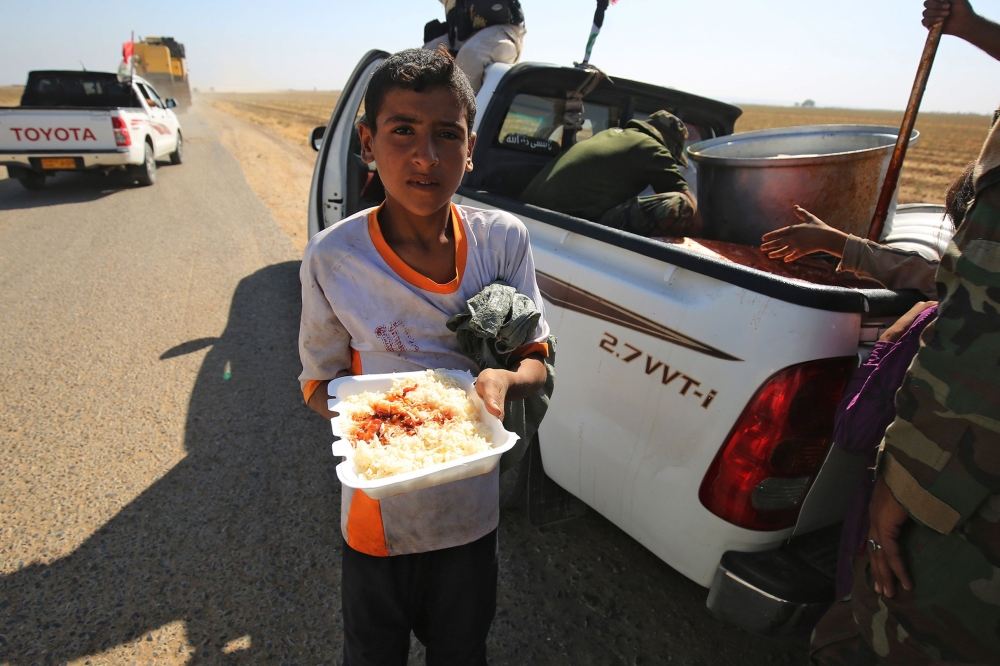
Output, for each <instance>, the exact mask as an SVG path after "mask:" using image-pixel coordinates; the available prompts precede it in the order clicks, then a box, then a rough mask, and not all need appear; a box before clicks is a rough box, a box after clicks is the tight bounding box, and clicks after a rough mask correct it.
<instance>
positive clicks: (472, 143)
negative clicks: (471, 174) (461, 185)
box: [465, 132, 476, 172]
mask: <svg viewBox="0 0 1000 666" xmlns="http://www.w3.org/2000/svg"><path fill="white" fill-rule="evenodd" d="M475 147H476V133H475V132H473V133H471V134H470V135H469V153H468V155H466V156H465V170H466V171H467V172H468V171H472V149H473V148H475Z"/></svg>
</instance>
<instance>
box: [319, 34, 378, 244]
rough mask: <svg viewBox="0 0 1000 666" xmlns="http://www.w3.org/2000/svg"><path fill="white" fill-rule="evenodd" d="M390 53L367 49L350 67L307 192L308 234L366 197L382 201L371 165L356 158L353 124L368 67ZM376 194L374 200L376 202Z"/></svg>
mask: <svg viewBox="0 0 1000 666" xmlns="http://www.w3.org/2000/svg"><path fill="white" fill-rule="evenodd" d="M388 57H389V54H388V53H386V52H385V51H377V50H373V51H369V52H368V53H366V54H365V56H364V57H363V58H362V59H361V61H360V62H359V63H358V64H357V66H356V67H355V68H354V72H352V73H351V77H350V78H349V79H348V80H347V83H346V84H345V86H344V90H343V92H342V93H341V95H340V99H339V100H337V106H336V108H335V109H334V111H333V115H332V116H331V117H330V124H329V125H327V128H326V132H325V134H324V135H323V142H322V145H321V146H320V147H319V156H318V157H317V158H316V159H317V161H316V168H315V169H314V171H313V182H312V191H311V193H310V196H309V237H310V238H312V237H313V236H314V235H315V234H317V233H319V232H320V231H322V230H323V229H325V228H327V227H328V226H330V225H331V224H335V223H336V222H339V221H340V220H342V219H344V218H345V217H347V216H349V215H352V214H353V213H356V212H358V211H359V210H361V209H362V208H364V207H365V205H363V204H364V203H365V202H369V200H371V201H374V204H372V205H378V204H379V203H381V202H382V196H380V195H379V191H380V190H381V181H379V179H378V174H377V172H376V170H375V165H374V164H371V165H369V164H365V163H364V162H363V161H362V160H361V140H360V138H359V137H358V132H357V123H358V121H359V120H360V119H361V116H362V115H363V114H364V97H365V90H366V89H367V87H368V80H369V79H370V78H371V75H372V72H373V71H375V68H376V67H377V66H378V64H379V63H381V62H382V61H383V60H385V59H386V58H388ZM375 199H378V200H377V201H375Z"/></svg>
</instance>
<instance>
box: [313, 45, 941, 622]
mask: <svg viewBox="0 0 1000 666" xmlns="http://www.w3.org/2000/svg"><path fill="white" fill-rule="evenodd" d="M387 55H388V54H387V53H385V52H381V51H371V52H369V53H368V54H367V55H366V56H365V57H364V59H363V60H362V61H361V62H360V63H359V64H358V66H357V68H356V69H355V71H354V73H353V74H352V76H351V78H350V79H349V80H348V82H347V84H346V85H345V87H344V90H343V92H342V94H341V97H340V100H339V101H338V103H337V107H336V109H335V110H334V113H333V115H332V117H331V119H330V122H329V124H328V125H327V126H326V127H318V128H316V129H315V130H314V131H313V134H312V137H311V141H312V144H313V147H314V148H315V149H316V150H318V151H319V156H318V158H317V162H316V168H315V172H314V174H313V182H312V192H311V194H310V200H309V221H308V224H309V228H308V231H309V235H310V237H311V236H312V235H314V234H316V233H318V232H319V231H320V230H322V229H324V228H326V227H328V226H330V225H332V224H336V223H337V222H338V221H339V220H341V219H343V218H344V217H346V216H348V215H350V214H352V213H354V212H356V211H358V210H361V209H363V208H367V207H369V206H372V205H377V204H378V203H380V202H381V198H382V196H383V190H382V189H381V187H380V181H379V179H378V175H377V172H376V171H375V170H374V168H373V167H369V165H367V164H365V163H364V162H362V160H361V158H360V144H359V141H358V138H357V132H356V129H355V125H356V122H357V120H358V118H359V117H360V115H361V113H362V111H363V107H362V101H363V96H364V90H365V86H366V84H367V81H368V78H369V77H370V75H371V72H372V70H373V69H374V68H375V66H376V65H377V64H378V63H379V62H380V61H381V60H382V59H384V58H385V57H386V56H387ZM586 76H587V73H586V72H585V71H581V70H580V69H578V68H570V67H559V66H555V65H542V64H534V63H521V64H519V65H516V66H514V67H510V66H507V65H500V64H495V65H493V66H491V67H490V69H489V70H488V72H487V76H486V79H485V82H484V85H483V88H482V90H481V91H480V93H479V95H478V97H477V105H478V109H479V113H478V116H477V118H476V121H475V126H474V129H475V131H477V132H478V135H479V138H478V140H477V143H476V148H475V153H474V155H473V161H474V163H475V165H476V168H475V170H474V171H473V172H472V173H470V174H468V175H467V176H466V179H465V181H464V182H463V185H462V187H460V188H459V190H458V193H457V194H456V196H455V201H456V203H462V204H466V205H471V206H479V207H485V208H501V209H504V210H507V211H509V212H511V213H513V214H514V215H516V216H518V217H519V218H520V219H521V220H522V221H523V222H524V224H525V225H526V226H527V228H528V230H529V231H530V234H531V244H532V248H533V251H534V258H535V265H536V269H537V277H538V284H539V287H540V289H541V292H542V295H543V297H544V299H545V301H546V302H545V306H546V317H547V319H548V321H549V324H550V326H551V327H552V331H553V333H554V334H555V335H556V336H557V337H558V341H559V343H558V354H557V363H556V368H557V373H556V375H557V381H556V389H555V394H554V396H553V398H552V402H551V405H550V408H549V411H548V414H547V415H546V417H545V420H544V421H543V423H542V425H541V428H540V431H539V434H538V437H537V439H536V441H535V442H532V445H531V447H530V448H529V453H528V455H526V456H525V458H524V460H523V461H522V464H520V465H518V466H517V467H515V468H514V469H511V470H509V471H508V472H506V473H505V475H504V477H505V479H504V480H503V481H502V486H503V488H504V490H503V491H502V492H506V491H508V490H510V489H511V488H514V489H517V488H521V489H523V487H524V485H527V506H528V513H529V516H530V518H531V519H532V521H533V522H535V523H540V522H545V521H546V520H550V519H552V518H563V517H566V516H568V515H572V514H573V511H574V505H579V504H580V502H581V501H582V502H583V503H585V504H586V505H588V506H590V507H592V508H593V509H594V510H596V511H598V512H600V513H601V514H602V515H604V516H605V517H607V519H608V520H610V521H612V522H613V523H614V524H615V525H617V526H619V527H620V528H621V529H622V530H624V531H625V532H627V533H628V534H630V535H631V536H632V537H634V538H635V539H637V540H638V541H639V542H640V543H642V544H643V545H645V546H646V547H647V548H649V549H650V550H651V551H653V552H654V553H655V554H656V555H658V556H659V557H660V558H662V559H663V560H664V561H665V562H667V563H668V564H669V565H670V566H672V567H674V568H675V569H677V570H678V571H680V572H681V573H683V574H684V575H685V576H687V577H689V578H690V579H692V580H694V581H696V582H697V583H699V584H701V585H703V586H705V587H708V588H710V591H709V594H708V606H709V608H710V609H712V611H713V612H714V613H716V614H717V615H719V616H721V617H723V618H725V619H726V620H728V621H731V622H734V623H736V624H738V625H740V626H743V627H745V628H747V629H749V630H752V631H755V632H758V633H763V634H783V633H788V632H800V631H804V630H808V629H809V628H810V627H811V626H812V624H814V623H815V621H816V620H817V619H818V617H819V615H820V614H821V613H822V612H823V611H824V610H825V608H826V607H827V606H828V605H829V603H830V602H831V601H832V599H833V585H832V579H833V573H834V568H835V561H836V553H837V543H838V539H839V532H840V522H841V520H842V518H843V514H844V510H845V506H846V502H847V499H848V497H849V495H850V493H851V491H852V488H853V487H854V485H855V483H856V481H857V479H858V475H859V474H861V473H862V470H861V466H862V463H861V461H860V460H859V459H855V458H853V457H852V456H850V455H848V454H846V453H843V452H841V451H840V449H838V448H836V447H833V446H832V445H831V435H832V423H833V414H834V411H835V408H836V406H837V404H838V402H839V399H840V397H841V394H842V391H843V389H844V386H845V383H846V381H847V380H848V378H849V377H850V374H851V372H852V371H853V369H854V368H855V367H856V366H857V364H858V359H859V356H860V357H863V356H864V355H865V354H867V352H868V350H870V348H871V345H872V344H873V343H874V342H875V341H876V339H877V338H878V335H879V334H880V333H881V332H882V330H884V328H885V327H887V326H888V325H890V324H891V323H892V322H893V321H894V320H895V319H896V318H897V317H898V316H899V315H901V314H903V313H904V312H906V310H907V309H909V307H910V306H911V305H912V304H913V303H914V302H916V301H918V300H923V299H922V298H921V297H920V295H919V294H918V293H916V292H896V291H890V290H886V289H880V288H875V289H871V288H868V289H859V288H847V287H843V286H825V285H820V284H812V283H810V282H807V281H804V280H799V279H789V278H787V277H781V276H779V275H774V274H771V273H769V272H766V271H763V270H758V269H757V268H754V267H748V266H744V265H740V264H739V263H736V262H733V261H725V260H722V259H721V258H718V257H712V256H709V255H706V254H704V253H699V252H694V251H690V250H689V249H688V247H686V246H685V245H683V244H672V243H666V242H660V241H657V240H654V239H648V238H642V237H639V236H636V235H633V234H630V233H626V232H622V231H618V230H615V229H610V228H606V227H603V226H601V225H598V224H595V223H593V222H589V221H587V220H583V219H579V218H575V217H571V216H568V215H564V214H561V213H557V212H554V211H550V210H544V209H541V208H537V207H534V206H530V205H526V204H522V203H520V202H519V201H518V200H517V197H518V195H519V194H520V192H521V191H522V190H523V189H524V187H525V186H526V185H527V184H528V182H530V180H531V179H532V178H533V177H534V175H535V174H537V173H538V172H539V171H540V170H541V169H542V168H543V167H544V166H545V164H546V163H547V162H548V161H549V160H550V159H552V158H553V155H554V153H555V152H557V151H558V149H559V145H558V135H559V132H558V128H559V127H560V125H561V124H562V122H563V120H562V118H563V116H562V113H563V112H562V110H561V108H562V107H564V102H565V100H566V97H567V93H568V92H572V91H574V90H576V89H577V88H578V87H579V86H580V85H581V82H583V80H584V78H585V77H586ZM584 103H585V111H584V116H585V122H584V129H583V130H582V131H580V132H579V134H578V136H577V138H576V140H577V141H580V140H585V139H586V138H587V136H588V135H589V133H592V132H596V131H598V130H600V129H604V128H607V127H612V126H621V125H624V123H625V121H627V120H628V119H630V118H634V117H644V116H645V115H646V114H649V113H650V112H652V111H655V110H657V109H668V110H670V111H671V112H672V113H674V114H675V115H677V116H679V117H680V118H682V119H683V120H684V121H685V123H686V124H687V125H688V128H689V131H690V133H691V135H692V139H693V140H698V139H699V138H700V139H711V138H713V137H720V136H725V135H729V134H732V132H733V127H734V123H735V121H736V119H737V118H738V117H739V115H740V113H741V110H740V109H739V108H737V107H734V106H731V105H729V104H724V103H721V102H717V101H713V100H709V99H705V98H702V97H697V96H695V95H691V94H688V93H683V92H680V91H676V90H671V89H666V88H661V87H657V86H652V85H649V84H645V83H640V82H634V81H628V80H625V79H621V78H618V77H614V82H613V83H611V82H609V81H604V82H603V83H601V84H600V85H598V86H597V87H596V88H595V89H594V90H593V91H592V92H591V93H590V94H588V95H587V96H586V97H585V98H584ZM524 128H528V129H524ZM532 128H534V129H532ZM608 177H609V178H613V177H614V175H613V174H608ZM689 182H691V183H692V184H693V183H694V182H696V181H695V179H694V178H690V179H689ZM700 203H701V204H702V205H705V203H706V202H704V201H701V202H700ZM942 213H943V209H942V208H941V207H939V206H924V205H918V206H900V207H899V210H898V211H897V212H896V215H895V218H894V219H893V221H892V223H891V224H889V225H888V226H887V230H888V238H887V242H889V243H890V244H893V243H898V244H900V245H903V246H907V245H906V244H907V243H909V245H908V246H907V247H909V248H910V249H913V248H914V247H919V246H923V249H924V250H925V252H926V253H928V254H929V255H930V256H933V255H934V254H935V253H940V251H941V250H943V244H944V243H946V242H947V239H948V236H949V230H948V226H949V225H948V223H947V222H944V221H943V214H942ZM525 477H527V480H526V481H525ZM507 499H509V498H507Z"/></svg>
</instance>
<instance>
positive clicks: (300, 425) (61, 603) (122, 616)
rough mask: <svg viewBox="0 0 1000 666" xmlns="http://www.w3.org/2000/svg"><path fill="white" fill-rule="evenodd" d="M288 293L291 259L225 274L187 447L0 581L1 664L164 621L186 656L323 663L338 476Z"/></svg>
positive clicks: (330, 620) (330, 645)
mask: <svg viewBox="0 0 1000 666" xmlns="http://www.w3.org/2000/svg"><path fill="white" fill-rule="evenodd" d="M299 302H300V300H299V282H298V262H288V263H283V264H278V265H274V266H270V267H268V268H264V269H262V270H260V271H258V272H256V273H254V274H253V275H251V276H249V277H247V278H245V279H243V280H242V281H241V282H240V284H239V286H238V288H237V289H236V293H235V295H234V297H233V301H232V306H231V309H230V313H229V321H228V323H227V326H226V329H225V332H224V333H223V334H222V336H221V337H220V338H218V340H216V341H214V345H213V346H212V348H211V350H210V351H209V352H208V354H207V356H206V358H205V361H204V363H203V364H202V367H201V370H200V372H199V374H198V378H197V381H196V383H195V387H194V391H193V393H192V395H191V402H190V407H189V413H188V418H187V423H186V429H185V445H186V449H187V457H186V458H185V459H184V460H183V461H181V462H180V463H179V464H178V465H177V466H176V467H174V468H173V469H172V470H171V471H170V472H169V473H168V474H167V475H166V476H164V477H163V478H162V479H160V480H159V481H157V482H156V483H154V484H153V485H152V486H151V487H150V488H148V489H147V490H146V491H145V492H143V493H142V494H141V495H140V496H139V497H137V498H136V499H135V500H134V501H132V502H131V503H130V504H128V505H127V506H125V507H124V508H123V509H122V510H121V511H120V512H119V513H118V514H117V515H116V516H115V517H114V518H113V519H111V520H110V521H109V522H108V523H107V524H105V525H104V526H103V527H102V528H101V529H100V530H98V531H97V532H96V533H95V534H94V535H93V536H92V537H90V538H89V539H87V540H86V541H85V542H84V543H83V544H82V545H81V546H80V547H79V548H78V549H77V550H76V551H74V552H73V553H72V554H71V555H69V556H67V557H65V558H63V559H60V560H58V561H56V562H54V563H52V564H51V565H49V566H42V565H31V566H27V567H25V568H23V569H21V570H19V571H17V572H15V573H13V574H10V575H8V576H6V577H3V578H0V634H4V636H0V663H10V664H11V665H14V664H29V663H30V664H33V663H63V662H65V661H67V660H71V659H75V658H78V657H83V656H87V655H92V654H95V653H98V652H101V651H104V650H107V649H109V648H112V647H114V646H116V645H120V644H123V643H128V642H130V641H133V640H135V639H137V638H139V639H141V638H142V637H143V636H146V635H147V634H148V633H149V632H151V631H153V630H155V629H156V628H158V627H161V626H163V625H165V624H168V623H171V622H174V621H177V620H182V621H183V622H184V623H185V628H186V632H187V637H188V642H189V644H190V646H192V648H193V653H192V655H191V657H190V658H189V661H188V662H187V663H192V664H197V663H229V662H233V663H235V662H236V661H240V662H241V663H242V662H246V661H251V662H255V663H279V662H298V663H306V662H308V663H323V662H326V663H333V662H334V661H336V659H337V658H338V657H339V654H340V652H339V651H340V631H341V629H340V617H339V593H338V590H339V558H340V552H339V551H340V543H341V538H340V534H339V519H340V506H339V504H340V501H339V484H338V483H337V482H336V478H335V474H334V471H333V470H334V466H333V465H331V464H330V462H331V461H330V450H329V448H328V446H327V443H328V442H329V441H330V439H331V437H330V433H329V430H328V428H327V427H326V426H325V425H324V424H323V423H322V421H320V420H319V419H316V418H312V415H311V412H309V411H308V409H307V408H306V407H305V406H304V405H303V404H302V401H301V397H300V393H299V389H298V383H297V381H296V375H297V374H298V371H299V368H300V365H299V360H298V355H297V346H296V336H297V330H298V321H299ZM206 342H208V343H209V344H210V343H211V342H212V341H211V340H208V341H206V340H205V339H202V340H197V341H191V343H190V344H187V345H184V344H180V345H178V346H177V347H175V348H174V349H173V350H163V351H164V355H163V357H161V358H164V359H169V358H170V357H172V356H176V355H179V354H180V353H187V352H190V351H195V350H196V349H200V348H203V347H204V346H206ZM164 362H169V360H164ZM227 372H229V373H231V376H230V378H229V379H224V376H225V374H226V373H227ZM247 636H248V637H249V640H247V639H246V638H245V637H247ZM241 638H242V639H243V640H242V641H236V642H237V646H236V648H233V646H232V645H230V646H229V648H228V649H227V648H226V645H227V643H230V642H231V641H234V640H236V639H241ZM248 643H249V645H247V644H248ZM173 649H174V650H177V646H176V645H174V647H173ZM234 650H235V651H234ZM170 656H172V657H175V658H177V657H181V658H180V659H179V661H184V658H183V655H180V654H179V653H177V652H173V653H172V654H171V655H170ZM166 657H167V655H161V656H160V658H158V659H157V660H156V661H157V663H164V662H166ZM143 663H145V662H143Z"/></svg>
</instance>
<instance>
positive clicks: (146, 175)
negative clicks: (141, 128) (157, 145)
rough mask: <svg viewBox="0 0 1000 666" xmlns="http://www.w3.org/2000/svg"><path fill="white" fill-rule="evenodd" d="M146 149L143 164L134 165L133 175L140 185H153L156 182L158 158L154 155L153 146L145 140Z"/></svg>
mask: <svg viewBox="0 0 1000 666" xmlns="http://www.w3.org/2000/svg"><path fill="white" fill-rule="evenodd" d="M145 146H146V151H145V156H144V158H143V162H142V164H140V165H139V166H134V167H132V169H133V171H132V173H133V175H134V176H135V179H136V180H137V181H138V182H139V184H140V185H144V186H145V185H152V184H153V183H155V182H156V158H155V157H154V156H153V146H152V145H150V143H149V142H148V141H146V142H145Z"/></svg>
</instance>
